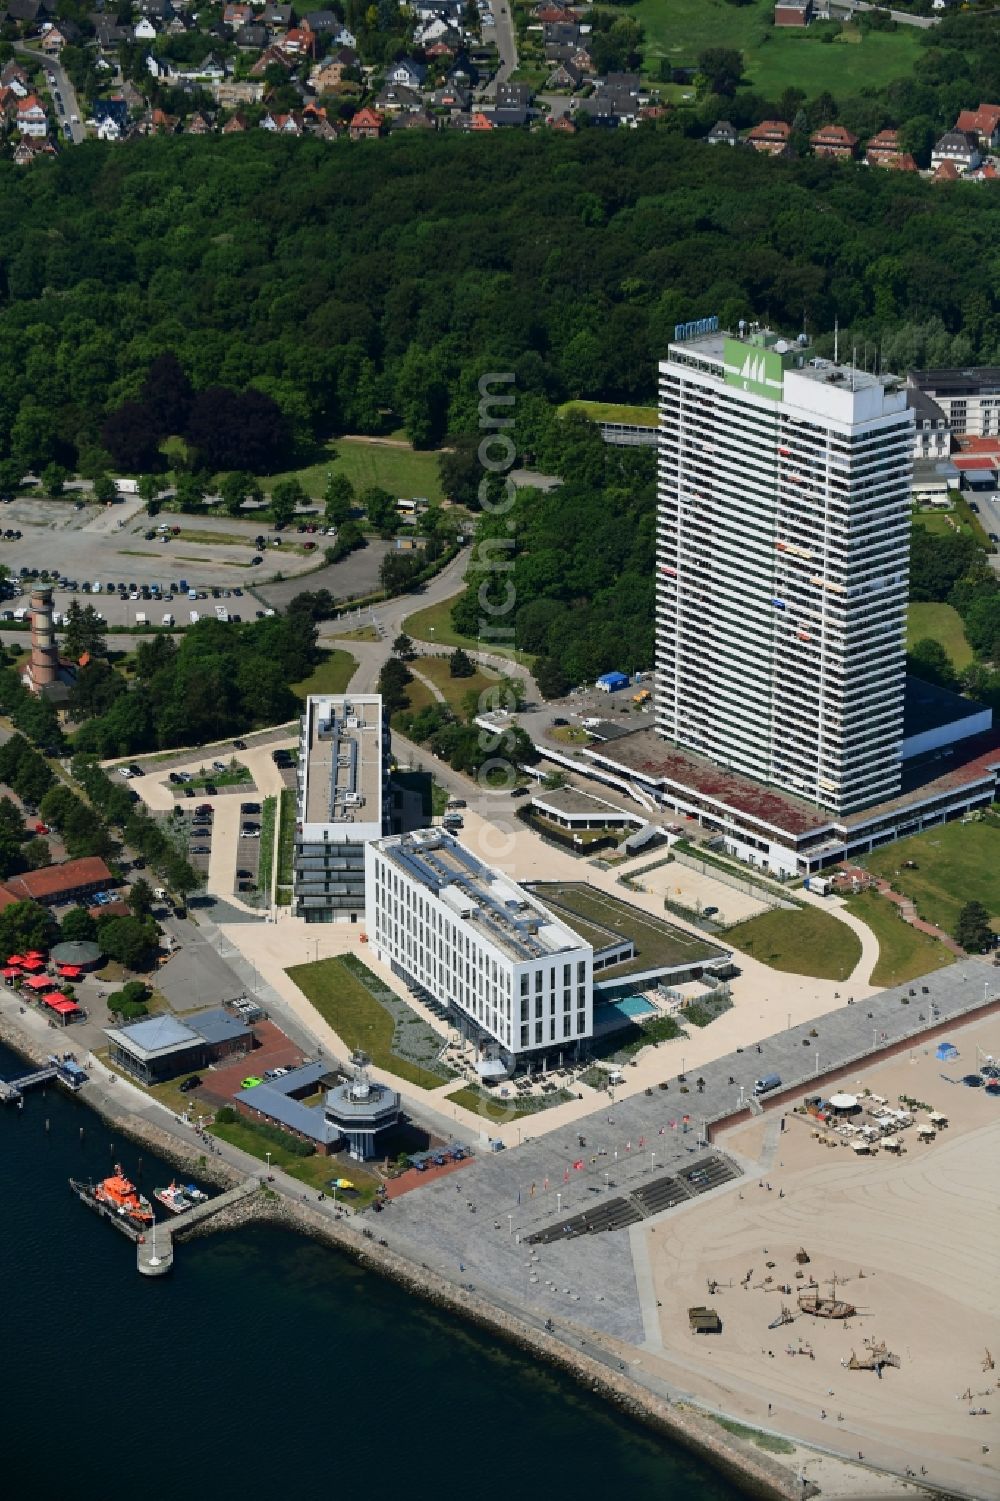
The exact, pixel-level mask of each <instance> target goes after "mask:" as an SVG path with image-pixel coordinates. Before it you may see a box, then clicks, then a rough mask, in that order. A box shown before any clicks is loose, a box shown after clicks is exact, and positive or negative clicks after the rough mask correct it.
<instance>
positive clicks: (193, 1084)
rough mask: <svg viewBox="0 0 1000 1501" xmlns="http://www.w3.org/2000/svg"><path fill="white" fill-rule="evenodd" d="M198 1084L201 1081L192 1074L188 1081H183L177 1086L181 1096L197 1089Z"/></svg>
mask: <svg viewBox="0 0 1000 1501" xmlns="http://www.w3.org/2000/svg"><path fill="white" fill-rule="evenodd" d="M200 1084H201V1079H200V1078H199V1077H198V1075H197V1074H192V1075H191V1077H190V1079H185V1080H184V1083H183V1084H180V1085H178V1088H179V1089H180V1092H181V1094H190V1092H191V1090H192V1089H197V1088H198V1086H199V1085H200Z"/></svg>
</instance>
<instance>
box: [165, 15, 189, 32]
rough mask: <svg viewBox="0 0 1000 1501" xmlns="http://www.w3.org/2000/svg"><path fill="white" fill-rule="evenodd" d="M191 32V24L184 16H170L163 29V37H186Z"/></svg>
mask: <svg viewBox="0 0 1000 1501" xmlns="http://www.w3.org/2000/svg"><path fill="white" fill-rule="evenodd" d="M190 30H191V24H190V23H189V22H188V21H187V20H186V19H185V18H184V16H171V17H170V20H169V21H168V22H167V24H166V26H164V28H163V34H164V36H186V35H187V33H188V32H189V31H190Z"/></svg>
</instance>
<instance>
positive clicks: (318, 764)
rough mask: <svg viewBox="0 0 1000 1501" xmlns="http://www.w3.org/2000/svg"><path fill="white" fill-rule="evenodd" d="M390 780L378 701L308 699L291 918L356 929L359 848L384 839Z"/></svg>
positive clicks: (360, 905) (361, 874)
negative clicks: (343, 924) (351, 925)
mask: <svg viewBox="0 0 1000 1501" xmlns="http://www.w3.org/2000/svg"><path fill="white" fill-rule="evenodd" d="M388 780H389V730H388V727H387V725H386V723H385V718H384V715H383V711H382V697H381V694H377V693H355V694H350V693H346V694H333V695H330V694H310V696H309V698H308V699H307V700H306V707H305V712H304V713H303V715H302V722H301V728H300V732H299V766H298V786H297V808H296V828H295V846H294V856H293V890H294V898H295V915H296V917H302V918H305V920H306V922H312V923H318V922H357V920H358V917H359V915H360V914H362V913H363V912H364V910H365V846H366V845H367V844H368V842H369V841H370V840H372V839H380V838H381V837H382V835H383V834H385V833H387V832H388V829H389V811H390V810H389V797H388Z"/></svg>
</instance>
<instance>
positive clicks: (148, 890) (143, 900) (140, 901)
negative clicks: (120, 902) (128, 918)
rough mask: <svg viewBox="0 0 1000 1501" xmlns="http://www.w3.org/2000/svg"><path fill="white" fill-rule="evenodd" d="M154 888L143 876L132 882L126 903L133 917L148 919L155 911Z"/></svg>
mask: <svg viewBox="0 0 1000 1501" xmlns="http://www.w3.org/2000/svg"><path fill="white" fill-rule="evenodd" d="M154 900H155V898H154V896H153V888H152V886H150V884H149V882H148V881H147V880H145V879H144V878H143V877H142V876H140V877H139V879H138V880H137V881H133V882H132V887H131V889H130V891H129V894H128V896H127V897H126V901H127V902H128V905H129V910H130V911H131V913H132V916H133V917H148V916H149V915H150V913H151V912H152V910H153V902H154Z"/></svg>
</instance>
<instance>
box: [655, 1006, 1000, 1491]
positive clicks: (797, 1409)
mask: <svg viewBox="0 0 1000 1501" xmlns="http://www.w3.org/2000/svg"><path fill="white" fill-rule="evenodd" d="M952 1040H953V1041H954V1042H955V1044H956V1045H957V1046H958V1047H959V1049H960V1056H959V1058H958V1059H956V1060H955V1061H953V1062H951V1063H941V1062H939V1061H938V1059H937V1058H936V1056H935V1051H934V1047H933V1046H932V1045H928V1046H924V1047H921V1048H918V1049H914V1050H913V1052H912V1053H911V1054H909V1055H907V1056H904V1057H901V1058H895V1059H893V1060H891V1061H888V1062H886V1063H883V1064H881V1065H879V1066H875V1067H872V1068H870V1069H867V1070H865V1071H864V1072H863V1073H859V1075H858V1077H857V1079H856V1081H854V1082H853V1083H851V1084H848V1083H846V1082H845V1084H844V1086H843V1087H844V1088H854V1089H856V1090H858V1091H860V1090H863V1089H864V1088H865V1087H866V1086H867V1087H868V1088H869V1089H871V1090H872V1091H874V1092H876V1093H878V1094H880V1095H882V1096H884V1097H885V1098H886V1099H887V1100H888V1101H889V1103H890V1104H892V1105H895V1104H896V1102H897V1099H898V1096H900V1095H906V1096H909V1097H911V1098H915V1099H917V1100H919V1101H922V1102H924V1103H925V1104H926V1105H927V1106H929V1107H930V1108H931V1109H935V1110H938V1111H941V1112H943V1113H944V1114H945V1115H947V1117H948V1120H949V1125H948V1126H947V1127H946V1128H943V1129H942V1130H940V1131H939V1132H938V1134H937V1136H936V1137H935V1138H934V1139H933V1140H932V1141H930V1142H928V1143H926V1144H924V1143H922V1142H920V1141H919V1140H918V1139H917V1135H916V1124H914V1126H912V1127H910V1128H909V1129H908V1130H907V1131H905V1132H904V1133H903V1138H902V1139H903V1141H904V1150H903V1152H902V1154H901V1155H900V1156H899V1157H896V1156H894V1155H893V1154H891V1153H890V1152H887V1151H885V1150H884V1149H882V1150H879V1151H878V1152H877V1154H875V1155H873V1156H871V1157H857V1156H856V1155H855V1153H854V1152H853V1151H852V1150H850V1148H848V1147H846V1146H844V1145H840V1144H838V1145H837V1146H827V1145H826V1144H825V1143H824V1142H821V1141H817V1140H816V1139H815V1137H814V1135H813V1123H812V1122H811V1121H810V1122H809V1123H807V1122H806V1121H805V1120H804V1119H803V1118H802V1117H794V1116H792V1115H790V1114H789V1115H788V1116H787V1117H786V1119H785V1121H784V1129H783V1130H782V1129H781V1120H780V1118H779V1117H777V1116H775V1117H773V1118H772V1117H767V1118H765V1119H764V1120H758V1121H754V1122H753V1123H751V1124H750V1125H746V1126H742V1127H740V1128H737V1129H735V1130H733V1131H731V1132H729V1133H726V1134H725V1135H724V1136H723V1137H721V1138H720V1139H719V1140H718V1143H717V1144H718V1145H719V1146H721V1147H722V1148H723V1149H724V1150H728V1151H730V1152H732V1153H733V1155H734V1156H737V1157H738V1158H739V1159H740V1160H741V1161H742V1162H743V1164H744V1166H745V1167H746V1169H747V1173H748V1177H747V1178H746V1179H744V1180H743V1181H742V1182H741V1183H740V1184H738V1185H732V1186H731V1187H730V1188H727V1189H725V1190H722V1191H720V1192H719V1193H717V1194H715V1195H713V1196H712V1197H711V1199H710V1200H709V1201H708V1202H705V1201H701V1202H695V1203H693V1204H692V1205H691V1206H690V1207H685V1208H684V1209H682V1210H680V1211H678V1212H674V1213H671V1214H668V1215H667V1216H665V1217H664V1218H661V1219H660V1221H659V1223H656V1224H651V1225H643V1226H641V1227H636V1230H635V1231H633V1232H632V1236H633V1251H634V1253H635V1254H636V1259H637V1264H638V1263H640V1262H641V1261H642V1260H643V1258H645V1260H646V1262H647V1265H648V1274H649V1278H650V1287H651V1290H652V1292H653V1293H654V1295H655V1300H654V1303H653V1305H652V1306H651V1308H650V1309H649V1310H648V1311H647V1313H646V1333H647V1340H646V1344H645V1346H644V1348H643V1350H642V1351H636V1352H634V1354H633V1358H636V1357H638V1358H640V1359H642V1361H643V1363H644V1364H645V1365H646V1366H647V1368H648V1369H650V1370H654V1371H658V1372H660V1373H661V1374H662V1375H663V1376H664V1378H665V1379H667V1380H670V1381H672V1382H674V1383H675V1384H677V1385H678V1386H681V1387H683V1388H684V1389H685V1390H687V1391H689V1392H691V1393H692V1394H693V1395H694V1396H695V1397H696V1398H697V1399H698V1400H699V1401H701V1402H704V1403H705V1404H706V1405H709V1406H718V1408H719V1409H721V1410H723V1411H725V1412H726V1413H728V1414H730V1415H732V1416H734V1417H736V1418H738V1419H740V1420H741V1421H746V1422H749V1423H752V1424H753V1425H755V1426H759V1427H762V1428H766V1429H769V1430H771V1431H773V1432H775V1433H777V1434H781V1435H785V1436H788V1437H790V1438H794V1439H799V1440H802V1441H804V1443H805V1444H807V1445H810V1446H812V1445H815V1446H817V1447H819V1448H820V1449H823V1450H828V1451H830V1452H831V1453H833V1454H835V1455H839V1456H842V1457H843V1458H847V1459H854V1460H856V1459H857V1455H858V1452H859V1451H860V1452H861V1453H862V1454H863V1456H864V1465H868V1464H871V1465H873V1466H878V1467H879V1468H885V1469H888V1470H890V1471H895V1472H896V1473H902V1472H904V1470H905V1468H906V1467H907V1466H909V1467H910V1468H911V1469H912V1470H914V1471H915V1472H916V1475H917V1477H918V1478H919V1477H920V1474H921V1467H923V1469H924V1470H925V1471H926V1477H927V1480H928V1482H930V1483H933V1484H935V1485H938V1486H943V1487H951V1486H954V1487H955V1488H956V1489H959V1490H961V1491H963V1492H964V1493H966V1494H970V1495H975V1496H982V1497H995V1496H996V1495H997V1494H998V1493H1000V1465H998V1461H1000V1420H998V1416H997V1415H998V1413H1000V1380H998V1369H996V1368H989V1365H988V1357H987V1352H989V1354H990V1356H992V1357H993V1358H1000V1278H998V1276H997V1251H996V1221H997V1206H998V1203H1000V1194H998V1189H1000V1100H998V1099H997V1098H995V1097H991V1096H988V1095H987V1094H986V1093H985V1091H984V1090H982V1089H972V1088H968V1087H966V1086H964V1085H963V1084H961V1083H960V1082H947V1081H946V1079H945V1078H943V1077H942V1075H947V1076H948V1079H951V1080H956V1081H958V1080H960V1078H961V1076H962V1075H963V1074H965V1073H968V1072H970V1071H971V1070H973V1069H975V1068H976V1066H977V1060H976V1044H977V1043H978V1045H979V1046H980V1047H981V1048H982V1049H984V1050H985V1051H986V1052H989V1053H992V1054H994V1055H997V1054H1000V1020H997V1019H995V1018H991V1019H989V1020H988V1021H986V1022H983V1023H979V1024H976V1025H972V1026H969V1027H967V1028H964V1029H956V1030H955V1032H954V1035H953V1038H952ZM914 1114H915V1117H916V1122H919V1121H922V1120H926V1118H927V1114H928V1111H927V1110H926V1109H923V1110H919V1109H918V1110H916V1111H915V1112H914ZM761 1184H763V1185H764V1186H761ZM767 1185H770V1188H768V1186H767ZM800 1249H804V1250H805V1251H806V1252H807V1254H808V1256H809V1258H810V1260H809V1262H808V1264H806V1265H805V1266H800V1265H799V1264H798V1263H797V1262H796V1259H795V1258H796V1253H797V1252H798V1251H799V1250H800ZM797 1272H802V1274H803V1275H802V1276H801V1277H796V1273H797ZM748 1275H749V1282H748V1284H747V1286H745V1287H744V1286H743V1282H744V1279H746V1278H747V1277H748ZM834 1275H836V1277H837V1279H838V1295H840V1296H842V1297H843V1298H845V1299H846V1300H848V1301H849V1302H850V1303H852V1304H854V1305H856V1308H857V1313H856V1315H855V1316H854V1317H851V1318H848V1319H847V1320H845V1321H842V1322H841V1321H834V1320H824V1319H817V1318H813V1317H811V1316H809V1315H808V1314H805V1313H802V1312H800V1311H799V1310H798V1307H797V1294H798V1292H799V1291H800V1290H801V1288H802V1287H803V1286H805V1285H806V1284H807V1283H808V1279H809V1278H810V1277H814V1278H815V1279H816V1280H817V1281H818V1282H819V1284H820V1287H821V1291H823V1292H824V1293H825V1292H829V1290H830V1287H829V1283H830V1279H832V1278H833V1277H834ZM709 1279H712V1280H713V1281H717V1283H718V1286H717V1288H715V1290H714V1291H710V1288H709ZM783 1286H784V1287H787V1288H788V1289H789V1291H788V1292H787V1293H783V1292H781V1291H780V1290H779V1289H780V1288H781V1287H783ZM696 1304H707V1305H710V1306H712V1307H714V1308H715V1309H716V1310H717V1311H718V1313H719V1315H720V1317H721V1319H722V1321H723V1331H722V1333H721V1335H717V1336H694V1335H692V1334H691V1333H690V1332H689V1327H688V1319H687V1309H688V1307H689V1306H692V1305H696ZM782 1305H784V1306H785V1307H786V1308H790V1309H791V1310H792V1311H793V1312H794V1313H795V1318H794V1321H793V1322H792V1323H789V1324H785V1325H783V1326H781V1327H779V1328H776V1329H769V1328H768V1324H769V1322H770V1321H771V1320H772V1319H774V1318H776V1317H777V1316H778V1314H779V1312H780V1310H781V1308H782ZM882 1341H884V1343H885V1346H886V1347H887V1350H888V1351H890V1352H892V1353H893V1354H894V1355H897V1356H898V1357H899V1362H900V1363H899V1367H898V1369H897V1368H890V1369H887V1370H885V1371H884V1372H883V1375H882V1378H881V1379H879V1378H878V1376H877V1375H876V1374H875V1372H874V1371H872V1370H849V1369H847V1368H846V1366H845V1362H847V1361H848V1360H849V1359H850V1357H851V1355H852V1352H853V1353H854V1354H856V1355H857V1356H858V1357H862V1358H863V1357H865V1355H866V1354H867V1353H868V1348H869V1347H868V1346H867V1345H866V1342H882ZM800 1351H802V1352H803V1353H798V1352H800ZM790 1352H796V1353H790ZM984 1367H985V1369H984ZM978 1409H986V1411H985V1412H979V1411H978ZM789 1463H793V1461H791V1460H789ZM815 1469H816V1456H815V1454H810V1456H809V1459H808V1461H807V1462H806V1464H805V1473H806V1475H807V1477H808V1478H810V1479H817V1480H818V1477H817V1476H816V1474H815V1473H814V1472H815ZM857 1471H858V1475H859V1476H860V1477H862V1479H863V1478H864V1476H865V1475H866V1474H867V1471H866V1469H865V1468H864V1466H863V1465H858V1466H857ZM831 1478H832V1477H831ZM869 1480H870V1482H871V1484H870V1485H869V1486H867V1487H866V1486H864V1485H859V1486H858V1487H857V1488H856V1490H855V1489H854V1488H853V1486H852V1483H851V1478H850V1476H849V1475H847V1476H845V1475H844V1474H843V1473H842V1472H841V1471H840V1470H838V1481H837V1484H838V1487H841V1486H847V1489H845V1490H842V1489H838V1490H836V1491H835V1490H831V1489H830V1488H829V1485H827V1484H825V1485H824V1487H823V1489H824V1493H825V1494H828V1495H829V1494H838V1495H844V1496H846V1495H849V1494H852V1493H856V1494H865V1495H872V1494H875V1493H881V1494H885V1493H888V1490H887V1487H886V1485H885V1484H884V1482H883V1479H882V1477H878V1476H874V1475H872V1476H869Z"/></svg>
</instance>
